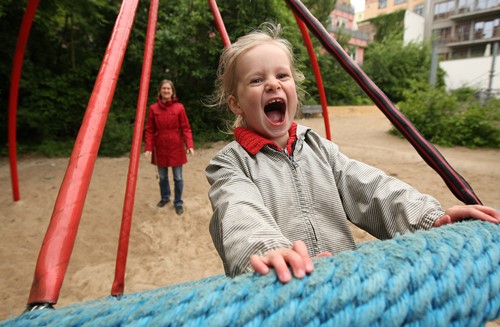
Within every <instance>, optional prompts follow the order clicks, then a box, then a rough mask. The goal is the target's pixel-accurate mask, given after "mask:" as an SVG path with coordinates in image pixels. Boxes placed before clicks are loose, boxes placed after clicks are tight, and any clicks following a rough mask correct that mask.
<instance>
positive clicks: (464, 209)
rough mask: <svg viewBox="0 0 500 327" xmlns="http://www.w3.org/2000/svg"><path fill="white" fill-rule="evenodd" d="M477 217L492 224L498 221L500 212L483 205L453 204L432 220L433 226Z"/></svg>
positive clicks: (499, 221)
mask: <svg viewBox="0 0 500 327" xmlns="http://www.w3.org/2000/svg"><path fill="white" fill-rule="evenodd" d="M471 218H472V219H479V220H484V221H489V222H491V223H494V224H498V223H500V212H499V211H498V210H496V209H495V208H491V207H487V206H483V205H464V206H454V207H451V208H448V209H446V211H445V213H444V215H443V216H442V217H441V218H439V219H437V220H436V221H435V222H434V225H433V226H434V227H438V226H442V225H446V224H450V223H454V222H457V221H461V220H464V219H471Z"/></svg>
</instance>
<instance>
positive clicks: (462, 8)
mask: <svg viewBox="0 0 500 327" xmlns="http://www.w3.org/2000/svg"><path fill="white" fill-rule="evenodd" d="M473 6H474V1H473V0H458V13H459V14H463V13H467V12H469V11H472V8H473Z"/></svg>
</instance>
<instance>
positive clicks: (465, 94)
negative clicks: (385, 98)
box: [391, 85, 500, 148]
mask: <svg viewBox="0 0 500 327" xmlns="http://www.w3.org/2000/svg"><path fill="white" fill-rule="evenodd" d="M475 93H476V92H475V91H474V90H473V89H467V88H462V89H458V90H455V91H453V92H450V93H447V92H445V91H444V89H440V88H432V87H426V86H422V85H419V86H415V85H414V86H413V88H412V90H409V91H407V92H406V93H405V97H406V100H405V101H402V102H400V103H398V106H399V108H400V110H401V112H402V113H403V114H404V115H405V116H406V117H407V118H408V119H409V120H410V121H411V122H412V123H413V124H414V125H415V127H416V128H417V129H418V130H419V131H420V133H421V134H422V135H423V136H424V137H425V138H426V139H427V140H429V141H430V142H432V143H435V144H439V145H443V146H456V145H459V146H465V147H469V148H476V147H491V148H500V112H499V110H498V108H499V106H500V99H489V100H487V101H483V102H479V101H478V100H476V99H475V96H474V94H475ZM391 132H392V133H395V134H398V132H397V131H396V130H392V131H391Z"/></svg>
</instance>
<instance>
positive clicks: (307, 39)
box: [293, 13, 332, 141]
mask: <svg viewBox="0 0 500 327" xmlns="http://www.w3.org/2000/svg"><path fill="white" fill-rule="evenodd" d="M293 16H294V17H295V20H296V21H297V25H298V26H299V28H300V33H302V39H303V40H304V43H305V45H306V47H307V53H308V54H309V59H310V60H311V65H312V67H313V71H314V77H315V78H316V84H317V85H318V92H319V100H320V102H321V108H322V109H323V121H324V122H325V133H326V138H327V139H328V140H330V141H331V140H332V136H331V133H330V119H328V103H327V102H326V94H325V87H324V86H323V78H322V77H321V71H320V70H319V65H318V60H317V59H316V54H315V53H314V47H313V44H312V41H311V37H310V36H309V33H308V32H307V27H306V24H304V22H303V21H302V20H301V19H300V18H299V17H298V16H297V15H295V13H294V14H293Z"/></svg>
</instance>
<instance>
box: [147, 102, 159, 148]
mask: <svg viewBox="0 0 500 327" xmlns="http://www.w3.org/2000/svg"><path fill="white" fill-rule="evenodd" d="M155 133H156V126H155V121H154V113H153V108H152V107H149V110H148V118H147V120H146V127H145V128H144V150H146V151H153V149H154V138H155Z"/></svg>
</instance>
